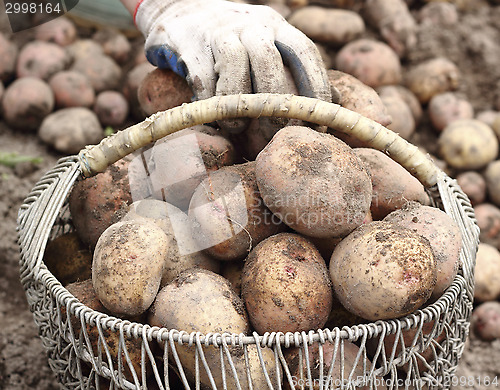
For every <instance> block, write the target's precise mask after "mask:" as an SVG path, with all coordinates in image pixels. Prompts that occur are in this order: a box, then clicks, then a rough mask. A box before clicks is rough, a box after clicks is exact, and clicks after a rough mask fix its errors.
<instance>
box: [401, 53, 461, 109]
mask: <svg viewBox="0 0 500 390" xmlns="http://www.w3.org/2000/svg"><path fill="white" fill-rule="evenodd" d="M404 82H405V86H406V87H407V88H408V89H409V90H410V91H412V92H413V93H414V94H415V95H416V96H417V98H418V100H419V101H420V103H422V104H425V103H428V102H429V100H431V98H432V97H433V96H434V95H437V94H440V93H444V92H448V91H454V90H456V89H457V88H458V86H459V83H460V71H459V69H458V68H457V66H456V65H455V64H454V63H453V62H451V61H450V60H448V59H447V58H444V57H436V58H433V59H430V60H426V61H424V62H421V63H420V64H418V65H415V66H413V67H412V68H410V69H409V70H408V71H407V72H406V74H405V80H404Z"/></svg>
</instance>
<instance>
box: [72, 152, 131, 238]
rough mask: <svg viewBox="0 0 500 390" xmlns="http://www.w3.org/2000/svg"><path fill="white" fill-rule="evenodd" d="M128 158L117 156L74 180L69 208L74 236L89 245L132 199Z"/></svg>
mask: <svg viewBox="0 0 500 390" xmlns="http://www.w3.org/2000/svg"><path fill="white" fill-rule="evenodd" d="M129 163H130V162H129V160H128V159H121V160H119V161H117V162H115V163H114V164H112V165H110V166H109V167H108V168H107V169H106V170H105V171H104V172H102V173H99V174H97V175H95V176H93V177H89V178H87V179H85V180H80V181H77V182H76V183H75V185H74V186H73V189H72V190H71V193H70V195H69V210H70V213H71V218H72V221H73V225H74V226H75V229H76V232H77V234H78V237H80V239H81V240H82V241H83V242H84V243H85V244H87V245H89V246H90V247H91V248H93V247H95V245H96V243H97V240H98V239H99V236H100V235H101V234H102V232H104V230H106V228H108V227H109V226H110V225H112V224H113V223H115V222H118V221H119V220H120V218H122V217H123V215H125V214H126V213H127V211H128V205H130V204H131V203H132V195H131V193H130V184H129V178H128V168H129Z"/></svg>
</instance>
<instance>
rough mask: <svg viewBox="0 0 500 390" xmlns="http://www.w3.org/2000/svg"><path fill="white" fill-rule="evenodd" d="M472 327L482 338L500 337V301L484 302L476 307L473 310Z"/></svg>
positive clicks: (493, 338)
mask: <svg viewBox="0 0 500 390" xmlns="http://www.w3.org/2000/svg"><path fill="white" fill-rule="evenodd" d="M471 327H472V329H473V331H474V333H475V334H476V335H477V336H478V337H479V338H480V339H481V340H484V341H492V340H495V339H500V302H496V301H491V302H484V303H482V304H480V305H479V306H478V307H476V308H475V309H474V311H473V312H472V317H471Z"/></svg>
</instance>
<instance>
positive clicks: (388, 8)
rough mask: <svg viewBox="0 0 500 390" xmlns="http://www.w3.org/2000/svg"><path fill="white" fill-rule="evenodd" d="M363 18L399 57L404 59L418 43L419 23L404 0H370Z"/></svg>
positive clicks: (364, 9) (365, 7) (364, 10)
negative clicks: (376, 30)
mask: <svg viewBox="0 0 500 390" xmlns="http://www.w3.org/2000/svg"><path fill="white" fill-rule="evenodd" d="M363 16H364V18H365V19H366V20H367V21H368V23H370V24H371V25H372V26H374V27H376V28H377V29H378V31H379V32H380V35H382V38H383V39H384V40H385V41H386V42H387V43H388V44H389V46H391V48H392V49H393V50H394V51H395V52H396V53H397V54H398V56H400V57H403V56H404V55H405V54H407V53H408V52H409V51H410V50H412V49H413V47H414V46H415V44H416V43H417V23H416V22H415V19H414V18H413V15H412V13H411V12H410V10H409V9H408V5H407V4H406V2H405V1H404V0H368V1H366V2H365V3H364V7H363Z"/></svg>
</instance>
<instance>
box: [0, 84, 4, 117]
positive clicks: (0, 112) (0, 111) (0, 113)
mask: <svg viewBox="0 0 500 390" xmlns="http://www.w3.org/2000/svg"><path fill="white" fill-rule="evenodd" d="M4 92H5V87H4V86H3V83H2V82H1V81H0V107H1V104H2V98H3V94H4ZM0 115H2V110H0Z"/></svg>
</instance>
